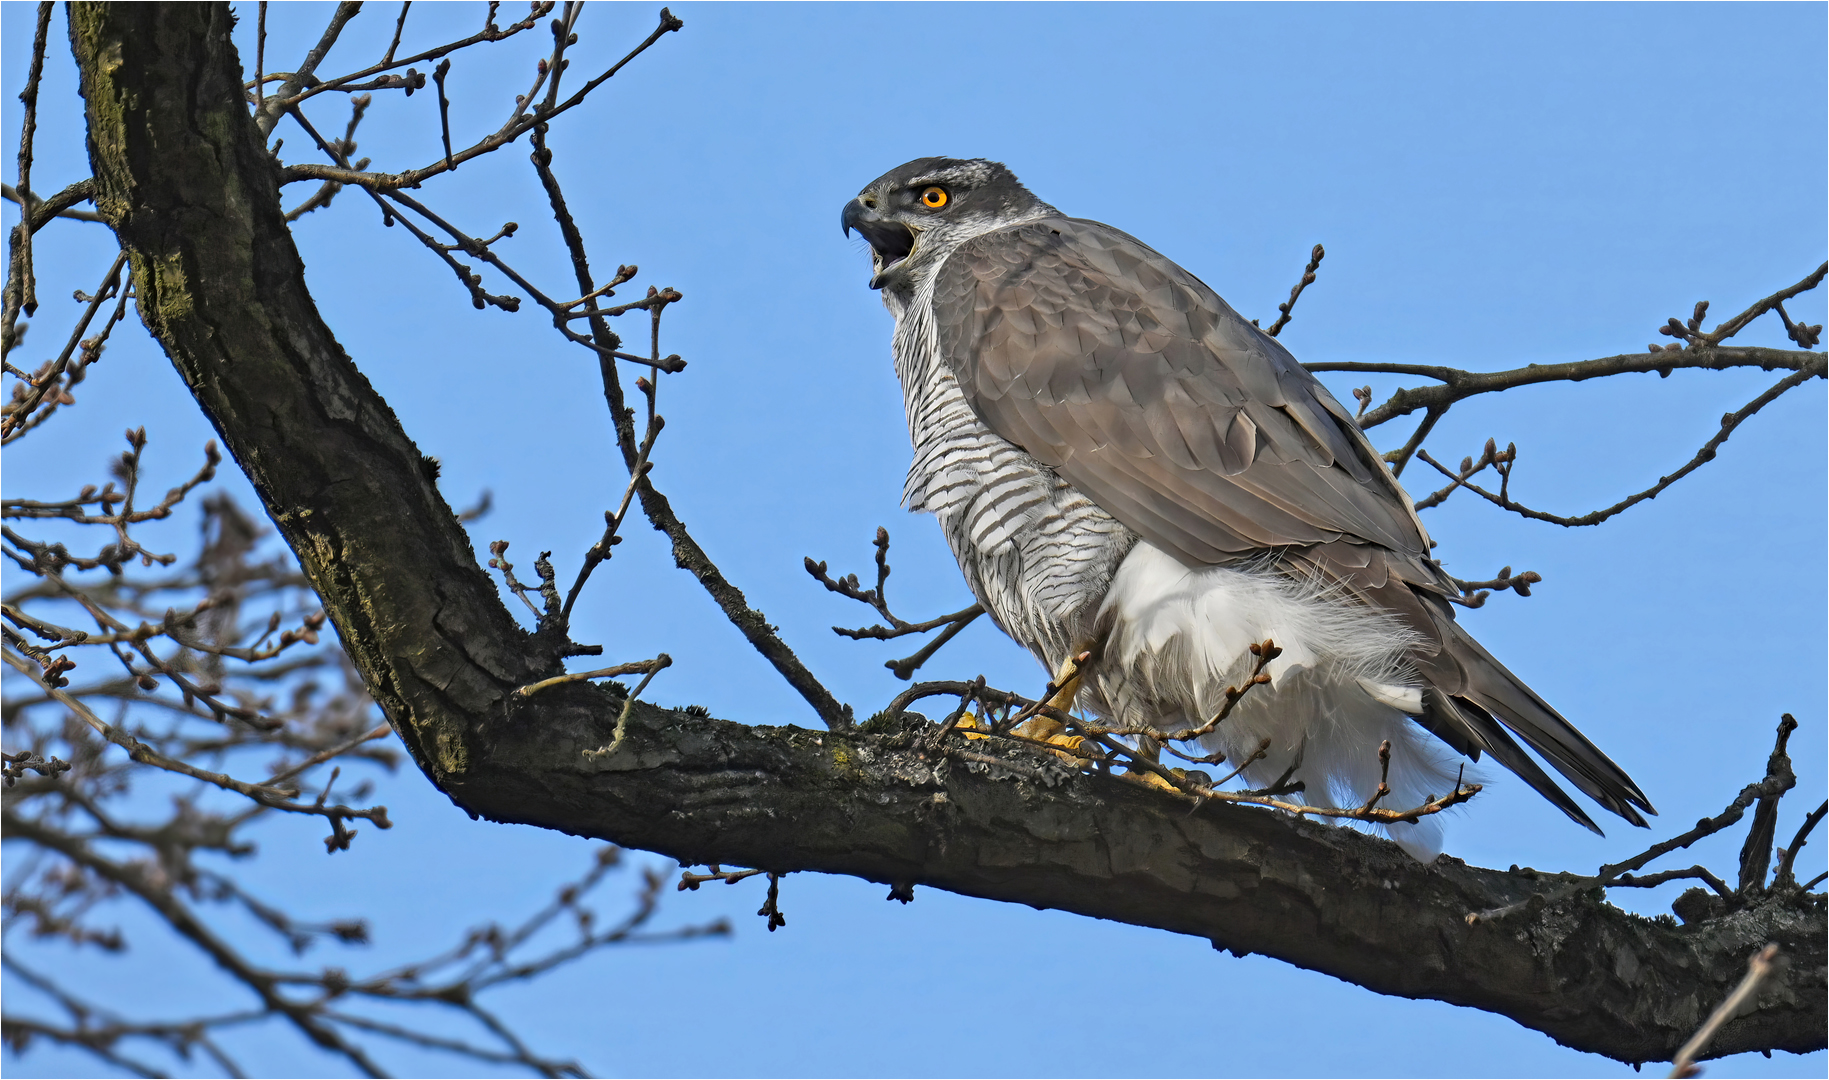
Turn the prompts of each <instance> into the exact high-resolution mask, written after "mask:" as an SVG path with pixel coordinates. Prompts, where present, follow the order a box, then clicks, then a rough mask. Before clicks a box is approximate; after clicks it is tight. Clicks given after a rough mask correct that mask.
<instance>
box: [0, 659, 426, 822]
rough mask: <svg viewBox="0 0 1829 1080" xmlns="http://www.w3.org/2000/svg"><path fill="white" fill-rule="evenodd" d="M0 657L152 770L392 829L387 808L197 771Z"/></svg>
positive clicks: (279, 805) (275, 804) (20, 663)
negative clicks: (318, 798)
mask: <svg viewBox="0 0 1829 1080" xmlns="http://www.w3.org/2000/svg"><path fill="white" fill-rule="evenodd" d="M0 658H4V659H5V661H6V663H7V665H8V666H9V667H11V668H12V669H13V670H14V671H17V672H19V673H20V674H21V675H24V676H25V677H26V678H28V679H30V680H31V681H32V684H33V685H34V686H36V687H37V688H38V689H39V690H40V691H41V692H43V693H44V694H45V696H46V697H49V698H51V699H53V700H55V701H57V702H58V703H59V704H61V705H63V706H64V707H65V708H67V709H69V710H70V711H71V712H73V713H75V714H76V715H77V717H78V718H79V719H81V720H82V721H83V723H85V724H87V725H89V727H90V728H91V729H92V730H94V732H95V733H96V734H97V735H100V736H101V737H102V738H103V739H105V740H106V741H108V742H111V743H113V744H114V745H116V746H118V747H120V748H121V749H123V750H125V751H127V756H128V757H130V758H132V759H133V760H134V761H137V762H139V763H140V764H142V765H151V766H154V767H155V768H160V769H164V770H165V771H166V772H172V773H177V774H179V775H181V776H188V777H190V778H191V779H193V780H201V781H203V782H204V783H206V784H211V785H214V786H215V787H219V788H222V789H223V790H225V791H233V792H235V793H236V794H238V795H245V796H247V797H248V798H250V799H252V800H254V801H255V802H257V803H259V804H260V805H261V806H264V807H267V808H268V809H272V810H284V811H287V812H289V813H294V814H311V815H315V816H318V817H323V818H327V819H329V820H330V822H331V824H332V826H333V827H339V825H340V821H341V820H343V819H350V818H361V819H363V820H365V821H369V822H372V823H373V824H374V825H375V827H376V828H380V829H388V828H392V827H393V823H392V822H390V821H388V819H387V807H385V806H375V807H369V808H367V809H361V810H358V809H354V808H352V807H348V806H323V805H314V804H311V803H297V802H291V801H288V799H287V798H286V797H285V796H284V795H282V794H281V793H280V792H279V791H276V790H273V789H269V788H266V787H264V786H262V785H258V784H250V783H248V782H246V781H244V780H237V779H235V778H234V777H232V776H227V775H224V774H222V773H218V772H211V771H209V770H208V769H200V768H198V767H196V766H195V765H192V764H190V763H189V762H186V761H180V760H178V759H176V758H171V757H167V756H166V755H164V754H161V753H159V752H158V751H157V750H154V749H153V748H152V747H150V746H148V745H146V744H145V743H143V742H141V741H140V740H139V739H136V738H134V737H133V736H132V735H129V734H127V733H126V732H124V731H121V730H120V729H119V728H116V727H115V726H113V725H112V724H109V723H108V722H107V721H105V720H103V719H102V718H101V717H99V716H97V715H95V713H94V712H93V711H92V710H91V709H90V708H89V707H88V706H87V705H85V704H83V703H82V702H81V701H78V700H77V699H76V698H74V697H72V696H70V695H69V694H68V693H66V692H65V691H64V690H62V689H60V688H58V687H55V686H51V685H49V684H47V683H46V682H45V681H44V679H43V678H41V677H40V675H39V673H38V672H36V671H34V670H33V665H32V664H31V663H30V662H29V661H27V660H26V659H25V658H24V657H22V656H19V655H17V654H15V653H14V652H13V651H12V650H11V649H7V650H4V652H0Z"/></svg>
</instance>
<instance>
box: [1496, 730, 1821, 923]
mask: <svg viewBox="0 0 1829 1080" xmlns="http://www.w3.org/2000/svg"><path fill="white" fill-rule="evenodd" d="M1796 726H1797V721H1796V720H1794V719H1792V718H1791V715H1790V714H1789V713H1786V714H1785V716H1784V719H1783V720H1781V721H1780V722H1779V725H1778V742H1777V747H1778V749H1777V750H1775V751H1774V752H1773V754H1772V756H1771V757H1770V758H1769V759H1768V760H1767V771H1766V777H1765V779H1763V780H1761V781H1759V782H1758V783H1756V784H1748V785H1747V786H1746V787H1744V788H1742V789H1740V794H1739V795H1736V796H1735V797H1734V801H1733V802H1731V803H1729V804H1728V805H1727V808H1726V809H1725V810H1723V811H1721V813H1719V814H1717V815H1715V816H1714V817H1712V818H1703V819H1702V820H1701V821H1698V822H1696V827H1695V828H1693V829H1690V830H1689V831H1687V832H1685V833H1682V834H1681V835H1678V836H1673V837H1671V838H1670V839H1668V840H1665V841H1663V842H1661V843H1657V844H1653V845H1651V846H1650V847H1649V848H1646V849H1645V850H1644V851H1642V852H1640V853H1639V854H1637V855H1634V856H1633V857H1632V858H1630V859H1627V860H1625V861H1623V862H1618V863H1612V864H1609V865H1606V866H1602V867H1601V868H1600V870H1599V872H1598V873H1596V874H1595V875H1594V876H1592V877H1576V878H1569V879H1567V880H1566V882H1565V884H1563V886H1562V887H1561V888H1558V889H1554V890H1552V891H1550V892H1548V893H1537V894H1533V895H1531V896H1529V897H1526V898H1525V899H1523V900H1520V901H1518V902H1517V903H1515V904H1507V905H1505V906H1504V907H1497V908H1492V909H1490V910H1487V911H1478V912H1470V913H1469V914H1468V915H1467V923H1468V925H1470V926H1471V925H1472V924H1474V923H1476V922H1485V921H1490V920H1495V919H1503V918H1506V917H1507V916H1510V915H1516V914H1518V913H1519V912H1521V911H1527V910H1533V909H1536V908H1540V907H1543V906H1546V905H1550V904H1557V903H1560V902H1562V901H1564V900H1567V899H1569V898H1570V897H1572V896H1576V895H1578V894H1580V893H1583V892H1586V891H1588V890H1589V889H1596V888H1604V887H1606V886H1608V885H1611V884H1613V883H1614V881H1615V879H1617V878H1619V877H1621V876H1622V875H1624V874H1625V873H1626V872H1627V871H1630V870H1637V869H1639V868H1641V867H1643V866H1645V865H1646V864H1647V863H1649V862H1651V861H1653V860H1655V859H1658V858H1661V857H1663V856H1664V855H1667V854H1669V853H1670V852H1672V851H1677V850H1679V849H1681V848H1686V847H1688V846H1689V845H1691V844H1693V843H1695V842H1696V841H1698V840H1701V839H1702V838H1704V837H1707V836H1713V835H1715V834H1716V833H1718V832H1720V831H1721V830H1723V829H1726V828H1728V827H1730V826H1732V825H1733V824H1734V823H1736V822H1738V821H1739V820H1740V819H1741V818H1742V817H1745V816H1746V808H1747V807H1749V806H1751V805H1753V803H1754V802H1755V801H1757V800H1760V799H1764V798H1776V797H1777V796H1780V795H1783V794H1784V793H1785V792H1787V791H1789V790H1791V788H1792V787H1793V786H1795V785H1796V783H1797V777H1796V776H1795V775H1794V774H1793V773H1792V771H1791V763H1790V760H1789V759H1788V758H1786V757H1785V756H1784V744H1785V739H1786V738H1787V736H1789V735H1790V733H1791V731H1792V730H1794V729H1795V728H1796Z"/></svg>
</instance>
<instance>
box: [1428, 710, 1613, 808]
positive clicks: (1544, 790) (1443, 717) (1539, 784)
mask: <svg viewBox="0 0 1829 1080" xmlns="http://www.w3.org/2000/svg"><path fill="white" fill-rule="evenodd" d="M1423 710H1424V712H1423V715H1422V716H1421V717H1419V718H1418V721H1417V722H1418V723H1420V724H1421V725H1422V726H1423V727H1424V728H1426V729H1428V731H1429V732H1430V733H1432V734H1434V735H1435V736H1437V737H1438V738H1440V739H1442V741H1444V742H1446V743H1447V744H1448V745H1450V746H1452V747H1454V748H1455V749H1456V750H1459V751H1460V752H1461V753H1463V754H1466V755H1467V756H1468V757H1471V758H1473V759H1474V760H1475V761H1478V760H1479V759H1480V752H1481V751H1482V750H1484V751H1485V752H1486V753H1489V754H1491V755H1492V757H1493V760H1494V761H1497V762H1498V763H1499V764H1501V765H1503V766H1505V767H1506V768H1507V769H1510V770H1511V771H1512V772H1514V773H1516V774H1517V776H1518V778H1519V779H1521V780H1523V781H1524V782H1525V783H1527V784H1529V785H1530V786H1531V788H1532V790H1534V791H1536V792H1537V794H1539V795H1541V796H1543V797H1544V798H1546V799H1548V800H1549V801H1550V802H1551V803H1552V804H1553V805H1554V806H1555V807H1556V809H1558V810H1560V811H1562V812H1563V813H1565V814H1567V815H1568V816H1569V818H1570V819H1571V820H1573V821H1574V822H1575V823H1576V824H1577V825H1581V826H1583V827H1585V828H1587V829H1588V830H1590V831H1592V832H1594V833H1596V834H1598V835H1600V836H1605V835H1606V833H1603V832H1601V831H1600V826H1598V825H1596V824H1594V819H1593V818H1590V817H1589V816H1588V815H1587V814H1586V812H1584V811H1583V810H1582V809H1581V806H1580V804H1578V803H1576V801H1575V800H1574V799H1571V798H1569V793H1568V792H1566V791H1564V790H1562V788H1561V787H1559V786H1557V784H1556V781H1554V780H1552V779H1550V777H1549V774H1548V773H1546V772H1544V771H1543V766H1541V765H1538V764H1537V762H1536V760H1535V759H1534V758H1532V757H1531V756H1530V755H1529V754H1527V753H1525V752H1524V748H1523V747H1521V746H1519V745H1518V743H1517V741H1516V740H1514V739H1513V738H1512V737H1511V736H1510V735H1509V734H1507V733H1506V730H1505V728H1503V727H1502V726H1500V724H1499V722H1498V721H1497V720H1494V719H1493V717H1492V714H1491V713H1489V712H1487V711H1486V710H1485V709H1482V708H1480V707H1479V706H1478V705H1475V704H1474V703H1473V702H1471V701H1468V700H1467V699H1466V698H1454V697H1449V696H1448V695H1447V694H1444V693H1442V692H1441V691H1440V690H1438V689H1436V688H1435V687H1430V688H1429V690H1428V692H1427V693H1425V694H1424V695H1423Z"/></svg>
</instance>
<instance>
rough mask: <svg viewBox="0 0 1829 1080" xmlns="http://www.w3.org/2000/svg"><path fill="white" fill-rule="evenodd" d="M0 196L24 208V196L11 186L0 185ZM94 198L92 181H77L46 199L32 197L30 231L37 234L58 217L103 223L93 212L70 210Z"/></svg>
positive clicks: (104, 219) (93, 183)
mask: <svg viewBox="0 0 1829 1080" xmlns="http://www.w3.org/2000/svg"><path fill="white" fill-rule="evenodd" d="M0 195H3V196H4V197H5V198H6V200H7V201H8V202H13V203H18V204H19V205H20V206H21V207H24V206H25V198H24V196H22V195H20V194H19V192H18V191H17V190H16V189H15V188H14V187H13V185H11V184H0ZM94 197H95V181H94V180H78V181H77V182H76V183H74V184H71V185H70V186H69V187H67V188H64V189H63V190H62V191H60V192H58V193H57V194H55V195H53V196H51V197H50V198H48V199H40V198H38V197H37V196H33V197H32V212H31V214H30V220H31V226H32V231H33V232H37V231H38V230H39V229H42V228H44V227H45V225H46V224H48V223H49V222H50V221H51V220H52V219H53V218H60V217H61V218H69V219H71V220H72V221H101V222H105V221H106V220H107V219H106V218H104V217H102V215H100V214H98V213H96V212H95V211H93V210H72V209H70V208H71V207H72V206H75V205H76V204H77V203H81V202H88V201H89V200H90V199H92V198H94Z"/></svg>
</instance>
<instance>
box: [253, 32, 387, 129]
mask: <svg viewBox="0 0 1829 1080" xmlns="http://www.w3.org/2000/svg"><path fill="white" fill-rule="evenodd" d="M361 10H362V5H361V4H360V3H359V2H354V0H342V2H341V3H339V4H337V10H336V11H335V12H334V13H333V14H332V15H331V16H330V25H328V26H326V27H324V33H323V36H322V37H320V38H318V43H317V44H316V45H314V46H312V47H311V51H310V52H308V53H306V54H305V60H304V63H302V64H300V65H299V67H298V70H297V71H295V72H293V73H292V74H291V75H289V76H287V78H286V81H285V82H284V83H282V84H280V88H279V89H278V90H277V91H275V92H274V94H273V98H272V100H270V101H265V102H262V104H261V108H260V111H259V112H257V113H255V116H254V124H255V126H256V127H258V128H259V129H260V133H261V135H262V136H263V137H265V136H268V135H271V134H273V126H274V125H275V124H278V123H279V118H280V117H281V116H284V115H285V114H286V110H287V109H288V108H290V107H291V106H292V104H293V99H294V98H296V97H298V94H299V90H300V88H301V87H303V86H305V85H306V84H307V83H310V82H313V81H314V79H313V73H314V72H316V71H317V67H318V65H319V64H321V63H323V61H324V57H325V56H326V55H328V54H329V53H330V50H331V48H332V47H333V46H335V45H336V43H337V37H338V36H339V35H341V34H342V33H343V27H344V26H346V25H348V24H349V20H351V19H353V18H355V17H356V15H357V14H359V13H360V12H361ZM262 14H263V15H264V14H265V9H264V8H263V9H262ZM263 24H264V20H263ZM262 40H265V35H264V34H263V35H262ZM257 85H258V83H257Z"/></svg>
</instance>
